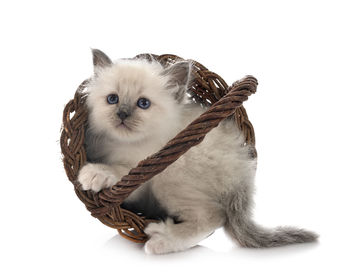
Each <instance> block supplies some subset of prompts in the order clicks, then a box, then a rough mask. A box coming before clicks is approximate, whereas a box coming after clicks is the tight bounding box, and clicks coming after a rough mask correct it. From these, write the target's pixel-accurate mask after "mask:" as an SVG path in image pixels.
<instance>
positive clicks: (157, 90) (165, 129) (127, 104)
mask: <svg viewBox="0 0 350 278" xmlns="http://www.w3.org/2000/svg"><path fill="white" fill-rule="evenodd" d="M92 53H93V64H94V72H95V74H94V77H93V78H92V81H91V83H90V85H89V88H88V91H89V94H88V97H87V106H88V109H89V128H91V129H93V130H94V131H95V132H97V133H104V134H106V135H108V136H110V137H112V138H115V139H118V140H120V141H125V142H136V141H142V140H145V139H147V138H155V137H159V136H164V135H167V134H169V133H172V131H174V130H176V128H177V127H176V125H177V124H178V123H179V117H180V116H181V109H182V107H183V104H184V103H185V102H186V101H187V99H188V97H187V94H186V92H187V87H188V84H189V82H190V78H191V63H190V62H187V61H181V62H177V63H175V64H174V65H172V66H170V67H167V68H164V67H163V66H162V65H161V64H160V63H159V62H157V61H148V60H146V59H120V60H117V61H116V62H114V63H113V62H112V61H111V59H110V58H108V56H107V55H106V54H104V53H103V52H102V51H100V50H96V49H93V50H92ZM172 135H175V134H172Z"/></svg>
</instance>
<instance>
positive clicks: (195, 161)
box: [78, 49, 317, 254]
mask: <svg viewBox="0 0 350 278" xmlns="http://www.w3.org/2000/svg"><path fill="white" fill-rule="evenodd" d="M93 63H94V76H93V78H92V81H91V82H90V85H89V87H88V97H87V106H88V110H89V117H88V126H87V129H86V139H85V144H86V151H87V156H88V161H89V162H88V163H87V164H86V165H84V166H83V167H82V169H81V170H80V172H79V176H78V181H79V182H80V183H81V185H82V188H83V189H84V190H93V191H96V192H97V191H100V190H101V189H103V188H105V187H110V186H112V185H114V184H115V183H116V182H117V181H118V180H120V178H121V177H122V176H124V175H126V174H127V173H128V172H129V170H130V169H131V168H133V167H135V166H136V165H137V163H138V162H139V161H140V160H142V159H144V158H146V157H147V156H149V155H151V154H153V153H155V152H157V151H158V150H159V149H161V148H162V147H163V146H164V145H165V144H166V143H167V142H168V141H169V140H170V139H172V138H173V137H174V136H175V135H176V134H177V133H178V132H179V131H181V130H182V129H183V128H184V127H186V126H187V125H188V124H189V123H190V122H191V121H193V120H194V119H195V118H197V117H198V116H199V115H201V114H202V113H203V112H204V110H205V108H204V107H202V106H201V105H199V104H198V103H195V102H193V101H192V100H191V98H190V94H189V93H188V91H187V89H188V85H189V83H190V81H191V63H190V62H187V61H179V62H176V63H175V64H173V65H171V66H169V67H167V68H164V67H163V66H162V65H161V64H160V63H158V62H157V61H149V60H146V59H120V60H117V61H116V62H114V63H113V62H112V61H111V59H110V58H108V56H107V55H106V54H104V53H103V52H102V51H100V50H96V49H94V50H93ZM243 143H244V136H243V135H242V134H241V133H240V131H239V129H238V128H237V127H236V126H235V124H234V122H233V121H232V120H225V121H223V122H222V123H221V124H220V125H219V126H218V127H217V128H215V129H213V130H212V131H211V132H209V133H208V134H207V136H206V137H205V139H204V140H203V142H202V143H201V144H199V145H197V146H195V147H193V148H191V149H190V150H189V151H188V152H186V153H185V154H184V155H182V156H181V157H180V158H179V159H178V160H177V161H176V162H175V163H173V164H172V165H170V166H169V167H168V168H167V169H165V170H164V171H163V172H161V173H160V174H158V175H157V176H155V177H153V178H152V179H151V180H150V181H149V182H147V183H146V184H144V185H142V186H141V187H139V188H138V189H136V190H135V191H134V192H133V193H132V194H131V195H130V196H129V197H128V198H127V199H126V200H125V202H124V203H123V206H124V207H125V208H127V209H129V210H132V211H136V212H142V213H143V214H144V215H145V216H147V217H148V218H156V219H161V220H162V221H160V222H159V223H151V224H149V225H148V226H147V227H146V229H145V233H146V234H147V235H148V236H149V238H150V239H149V240H148V241H147V242H146V244H145V251H146V252H147V253H152V254H161V253H169V252H176V251H181V250H185V249H188V248H190V247H193V246H195V245H196V244H197V243H198V242H199V241H201V240H202V239H204V238H206V237H207V236H208V235H210V234H211V233H212V232H213V231H215V230H216V229H217V228H220V227H224V228H225V230H226V231H227V233H228V234H229V235H230V237H231V238H232V239H235V240H236V241H237V242H238V243H239V244H240V245H241V246H244V247H272V246H281V245H286V244H292V243H301V242H310V241H314V240H315V239H316V238H317V235H316V234H314V233H312V232H309V231H305V230H302V229H297V228H291V227H288V228H287V227H279V228H276V229H266V228H263V227H261V226H259V225H257V224H255V223H254V222H253V221H252V219H251V205H252V195H253V191H254V176H255V169H256V160H255V159H253V158H252V157H251V155H250V153H251V147H250V146H249V145H248V146H247V145H244V144H243Z"/></svg>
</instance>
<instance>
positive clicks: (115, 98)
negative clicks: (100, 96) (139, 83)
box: [107, 94, 119, 104]
mask: <svg viewBox="0 0 350 278" xmlns="http://www.w3.org/2000/svg"><path fill="white" fill-rule="evenodd" d="M118 101H119V97H118V95H117V94H110V95H108V96H107V102H108V103H109V104H116V103H118Z"/></svg>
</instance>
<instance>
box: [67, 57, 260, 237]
mask: <svg viewBox="0 0 350 278" xmlns="http://www.w3.org/2000/svg"><path fill="white" fill-rule="evenodd" d="M140 58H142V59H148V60H152V59H155V60H157V61H159V62H160V63H161V64H162V65H163V66H164V67H168V66H170V65H172V64H174V63H175V62H177V61H181V60H184V59H182V58H180V57H178V56H176V55H168V54H167V55H160V56H158V55H153V54H140V55H137V56H136V57H134V58H133V59H140ZM190 61H191V62H192V63H193V67H192V68H193V76H194V79H193V82H192V83H191V84H190V88H189V91H190V92H191V94H192V99H193V101H195V102H198V103H201V104H202V105H205V106H210V108H209V109H208V110H207V111H206V112H204V113H203V114H202V115H201V116H200V117H198V118H197V119H196V120H194V121H193V122H192V123H191V124H189V125H188V126H187V127H186V128H185V129H184V130H183V131H181V132H180V133H179V134H178V135H177V136H176V137H174V138H173V139H172V140H170V141H169V142H168V143H167V144H166V145H165V146H164V147H163V148H162V149H161V150H160V151H159V152H157V153H155V154H153V155H151V156H150V157H148V158H146V159H145V160H142V161H141V162H139V164H138V165H137V166H136V167H135V168H133V169H131V170H130V172H129V174H128V175H126V176H124V177H122V179H121V180H120V181H119V182H118V183H116V184H115V185H114V186H112V187H111V188H106V189H103V190H102V191H100V192H98V193H95V192H92V191H84V190H82V189H81V185H80V183H79V182H78V181H77V177H78V173H79V170H80V168H81V167H82V166H83V165H84V164H85V163H86V152H85V146H84V134H85V127H86V123H87V119H88V111H87V107H86V104H85V101H86V97H87V94H88V92H87V91H86V88H87V86H88V83H89V80H85V81H84V82H83V83H81V85H80V86H79V87H78V89H77V91H76V93H75V95H74V98H73V99H72V100H70V101H69V102H68V104H67V105H66V106H65V109H64V111H63V126H62V131H61V140H60V144H61V151H62V155H63V158H62V159H63V164H64V168H65V171H66V174H67V177H68V179H69V180H70V181H71V182H72V183H73V185H74V190H75V193H76V194H77V196H78V197H79V199H80V200H81V201H82V202H83V203H84V204H85V206H86V208H87V209H88V210H89V211H90V212H91V215H92V216H93V217H96V218H98V219H99V220H100V221H101V222H102V223H103V224H105V225H107V226H109V227H111V228H114V229H117V230H118V232H119V234H120V235H122V236H123V237H125V238H127V239H129V240H131V241H134V242H145V241H146V240H147V235H146V234H145V233H144V229H145V227H146V226H147V224H148V223H150V222H155V221H157V220H154V219H147V218H146V217H144V216H143V215H142V214H140V213H137V212H136V213H135V212H131V211H128V210H126V209H124V208H122V207H121V206H120V205H121V203H122V202H123V200H125V199H126V198H127V197H128V196H129V195H130V194H131V192H132V191H134V190H135V189H136V188H138V187H139V186H140V185H142V184H143V183H144V182H146V181H148V180H149V179H151V178H152V177H153V176H155V175H157V174H158V173H160V172H161V171H163V170H164V169H165V168H166V167H167V166H169V165H170V164H171V163H173V162H175V161H176V160H177V159H178V158H179V157H180V156H181V155H182V154H184V153H185V152H186V151H187V150H189V149H190V148H191V147H192V146H195V145H197V144H199V143H200V142H202V140H203V139H204V137H205V135H206V133H208V132H209V131H210V130H211V129H213V128H214V127H216V126H217V125H218V124H219V123H220V121H222V120H224V119H226V118H228V117H229V119H230V120H233V121H235V122H236V125H237V126H238V127H239V128H240V129H241V131H242V132H243V134H244V135H245V144H250V145H252V146H255V137H254V129H253V126H252V124H251V123H250V122H249V119H248V116H247V113H246V111H245V109H244V107H243V106H242V103H243V102H244V101H245V100H247V99H248V96H250V95H251V94H253V93H255V91H256V87H257V84H258V83H257V80H256V79H255V78H254V77H252V76H246V77H245V78H243V79H241V80H239V81H236V82H235V83H233V85H232V86H230V87H229V86H228V85H227V84H226V82H225V81H224V80H223V79H222V78H221V77H220V76H219V75H217V74H215V73H214V72H211V71H209V70H208V69H207V68H206V67H204V66H203V65H201V64H200V63H198V62H196V61H193V60H190ZM252 156H254V157H256V151H255V148H254V152H253V153H252Z"/></svg>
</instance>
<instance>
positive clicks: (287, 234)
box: [225, 188, 318, 248]
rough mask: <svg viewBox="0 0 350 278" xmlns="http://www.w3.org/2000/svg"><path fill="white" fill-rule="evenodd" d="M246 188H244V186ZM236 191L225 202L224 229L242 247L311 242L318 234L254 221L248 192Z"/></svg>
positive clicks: (243, 190)
mask: <svg viewBox="0 0 350 278" xmlns="http://www.w3.org/2000/svg"><path fill="white" fill-rule="evenodd" d="M245 189H246V188H245ZM245 189H242V190H240V191H237V192H236V193H235V194H234V195H233V196H231V199H230V200H228V203H227V204H226V214H227V222H226V224H225V231H226V232H227V234H228V235H229V236H230V237H232V238H233V239H235V240H237V241H238V243H239V244H240V245H241V246H243V247H252V248H264V247H276V246H283V245H288V244H294V243H304V242H312V241H315V240H317V238H318V235H317V234H315V233H314V232H310V231H306V230H304V229H299V228H294V227H277V228H275V229H268V228H264V227H261V226H259V225H257V224H256V223H254V221H253V220H252V219H251V213H250V199H249V197H248V196H250V194H249V193H248V194H247V192H245V191H246V190H245Z"/></svg>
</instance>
